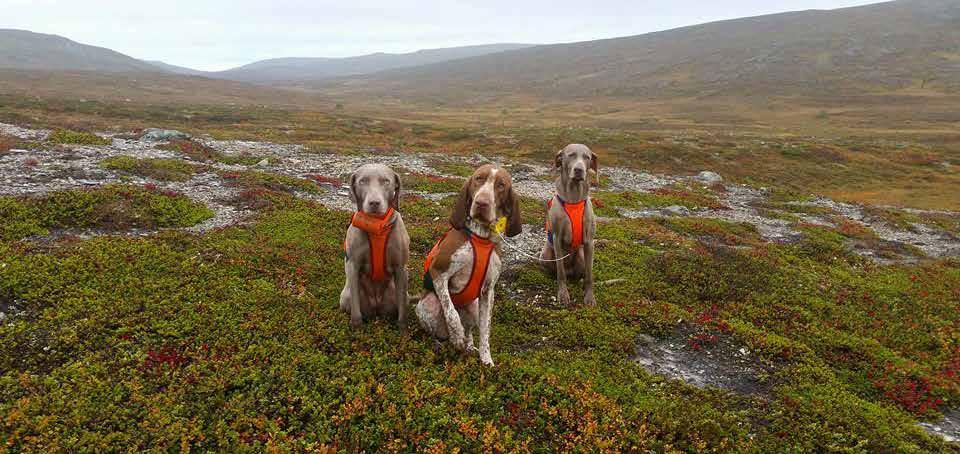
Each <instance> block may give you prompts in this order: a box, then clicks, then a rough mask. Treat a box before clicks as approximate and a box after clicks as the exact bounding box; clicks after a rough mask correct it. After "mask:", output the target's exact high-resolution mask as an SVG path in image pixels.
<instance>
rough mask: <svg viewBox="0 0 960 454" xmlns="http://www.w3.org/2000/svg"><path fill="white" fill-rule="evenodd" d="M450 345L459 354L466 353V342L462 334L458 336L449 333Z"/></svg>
mask: <svg viewBox="0 0 960 454" xmlns="http://www.w3.org/2000/svg"><path fill="white" fill-rule="evenodd" d="M450 345H453V348H455V349H457V351H459V352H466V351H467V341H466V339H464V336H463V333H461V334H460V335H459V336H458V335H455V334H453V333H450Z"/></svg>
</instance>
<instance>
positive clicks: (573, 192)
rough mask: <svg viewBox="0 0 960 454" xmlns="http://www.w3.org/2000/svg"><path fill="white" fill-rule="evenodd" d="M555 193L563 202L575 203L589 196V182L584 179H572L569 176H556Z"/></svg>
mask: <svg viewBox="0 0 960 454" xmlns="http://www.w3.org/2000/svg"><path fill="white" fill-rule="evenodd" d="M557 195H559V196H560V198H561V199H563V201H564V202H570V203H577V202H580V201H581V200H586V198H587V197H589V196H590V183H589V182H588V181H587V180H586V179H583V180H580V181H573V180H572V179H570V178H565V177H562V176H561V177H560V178H557Z"/></svg>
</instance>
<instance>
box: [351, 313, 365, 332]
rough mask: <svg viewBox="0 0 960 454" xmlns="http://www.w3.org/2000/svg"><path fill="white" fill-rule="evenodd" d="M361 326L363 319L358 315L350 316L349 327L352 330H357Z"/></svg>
mask: <svg viewBox="0 0 960 454" xmlns="http://www.w3.org/2000/svg"><path fill="white" fill-rule="evenodd" d="M361 326H363V317H361V316H359V315H356V316H354V315H351V316H350V327H351V328H353V329H359V328H360V327H361Z"/></svg>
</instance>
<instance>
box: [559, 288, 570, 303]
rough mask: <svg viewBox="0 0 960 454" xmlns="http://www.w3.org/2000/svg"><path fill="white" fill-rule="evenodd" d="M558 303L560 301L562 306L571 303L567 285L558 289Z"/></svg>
mask: <svg viewBox="0 0 960 454" xmlns="http://www.w3.org/2000/svg"><path fill="white" fill-rule="evenodd" d="M557 303H560V305H561V306H569V305H570V292H568V291H567V288H566V287H561V288H560V289H559V290H557Z"/></svg>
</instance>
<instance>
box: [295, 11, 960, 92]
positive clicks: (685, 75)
mask: <svg viewBox="0 0 960 454" xmlns="http://www.w3.org/2000/svg"><path fill="white" fill-rule="evenodd" d="M314 88H322V89H324V90H327V91H336V92H339V93H341V94H361V95H363V94H374V95H378V96H394V95H395V96H418V95H419V96H431V97H447V98H460V99H468V98H471V97H472V98H476V97H480V98H495V97H497V96H505V95H516V94H521V95H539V96H549V97H553V98H567V99H569V98H590V97H599V96H607V97H626V98H638V97H642V98H665V97H679V96H703V95H710V94H720V93H722V94H729V93H731V92H732V93H735V94H738V95H746V96H752V95H757V94H762V95H823V94H831V93H842V94H844V95H854V94H858V93H864V92H871V91H876V90H898V89H905V88H923V89H934V90H939V91H948V92H956V91H957V90H958V89H960V2H957V1H955V0H899V1H894V2H888V3H880V4H874V5H868V6H862V7H855V8H846V9H838V10H830V11H821V10H813V11H802V12H792V13H783V14H774V15H767V16H759V17H752V18H743V19H736V20H729V21H723V22H714V23H709V24H703V25H697V26H691V27H685V28H680V29H675V30H669V31H663V32H657V33H650V34H645V35H639V36H631V37H625V38H616V39H607V40H599V41H589V42H578V43H570V44H556V45H545V46H538V47H533V48H527V49H520V50H514V51H508V52H501V53H497V54H491V55H484V56H478V57H473V58H469V59H464V60H459V61H457V62H455V63H453V62H446V63H437V64H431V65H424V66H418V67H414V68H405V69H398V70H391V71H385V72H381V73H377V74H373V75H368V76H363V77H351V78H349V79H341V80H339V81H337V82H336V83H326V84H317V85H314Z"/></svg>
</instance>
